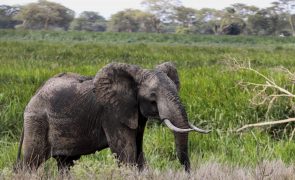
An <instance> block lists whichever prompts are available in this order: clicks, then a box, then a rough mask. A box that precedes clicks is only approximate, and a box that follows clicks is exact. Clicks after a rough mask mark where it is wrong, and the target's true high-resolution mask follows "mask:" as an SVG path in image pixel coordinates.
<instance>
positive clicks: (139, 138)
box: [17, 62, 209, 172]
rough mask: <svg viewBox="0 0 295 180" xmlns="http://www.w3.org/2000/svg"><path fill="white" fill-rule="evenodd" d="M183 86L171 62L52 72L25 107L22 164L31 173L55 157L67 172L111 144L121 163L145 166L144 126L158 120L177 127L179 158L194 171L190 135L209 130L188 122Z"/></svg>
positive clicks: (118, 64) (19, 160) (60, 169)
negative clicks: (181, 94) (145, 66)
mask: <svg viewBox="0 0 295 180" xmlns="http://www.w3.org/2000/svg"><path fill="white" fill-rule="evenodd" d="M179 89H180V82H179V77H178V73H177V70H176V68H175V66H174V64H173V63H171V62H165V63H163V64H160V65H158V66H156V67H155V68H154V69H151V70H148V69H143V68H141V67H139V66H137V65H130V64H124V63H111V64H108V65H106V66H105V67H103V68H102V69H101V70H99V71H98V72H97V74H96V75H95V76H94V77H86V76H82V75H79V74H75V73H61V74H58V75H56V76H53V77H52V78H50V79H49V80H47V81H46V82H45V83H44V84H43V85H42V87H40V88H39V89H38V90H37V92H36V93H35V95H34V96H33V97H32V98H31V100H30V101H29V103H28V104H27V106H26V108H25V111H24V124H23V131H22V136H21V138H20V145H19V149H18V155H17V162H18V164H20V166H21V167H22V168H25V169H26V170H30V171H31V170H37V169H38V167H39V166H40V164H42V163H43V162H45V161H46V160H47V159H49V158H51V157H53V158H55V159H56V161H57V166H58V170H59V171H63V170H69V169H70V167H71V166H73V165H74V161H75V160H78V159H79V158H80V156H81V155H87V154H91V153H95V152H96V151H100V150H102V149H105V148H110V150H111V152H112V153H113V154H115V156H116V158H117V159H118V162H119V164H121V163H122V164H129V165H134V166H137V167H138V168H139V170H141V169H143V168H144V167H145V164H146V162H145V157H144V152H143V135H144V130H145V126H146V122H147V120H148V119H149V118H153V119H158V120H159V121H161V122H163V123H165V124H166V125H167V126H168V128H170V129H171V130H172V131H173V133H174V138H175V146H176V151H177V157H178V159H179V161H180V163H181V164H182V165H183V166H184V168H185V170H186V171H187V172H189V171H190V160H189V156H188V133H189V132H190V131H197V132H200V133H208V132H209V131H207V130H203V129H200V128H197V127H196V126H194V125H192V124H191V123H189V121H188V117H187V113H186V111H185V108H184V106H183V104H182V103H181V101H180V98H179V95H178V91H179ZM22 152H23V158H22V160H21V158H20V156H21V153H22Z"/></svg>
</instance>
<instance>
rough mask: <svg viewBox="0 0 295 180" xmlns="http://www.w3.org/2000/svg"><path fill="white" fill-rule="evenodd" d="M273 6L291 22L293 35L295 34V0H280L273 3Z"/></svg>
mask: <svg viewBox="0 0 295 180" xmlns="http://www.w3.org/2000/svg"><path fill="white" fill-rule="evenodd" d="M272 5H273V6H272V8H273V9H274V10H275V11H276V12H277V13H278V14H280V15H281V16H283V17H284V18H286V20H287V21H288V23H289V26H290V29H291V31H292V34H293V36H295V18H294V15H295V14H294V10H295V0H278V1H275V2H273V3H272Z"/></svg>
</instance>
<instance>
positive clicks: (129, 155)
mask: <svg viewBox="0 0 295 180" xmlns="http://www.w3.org/2000/svg"><path fill="white" fill-rule="evenodd" d="M104 129H105V133H106V137H107V141H108V144H109V147H110V149H111V151H112V153H114V154H115V156H116V158H118V160H119V163H120V164H121V163H123V164H129V165H135V164H136V161H137V147H136V130H133V129H130V128H128V127H127V126H125V125H123V124H122V125H121V126H120V127H113V126H112V127H107V128H104Z"/></svg>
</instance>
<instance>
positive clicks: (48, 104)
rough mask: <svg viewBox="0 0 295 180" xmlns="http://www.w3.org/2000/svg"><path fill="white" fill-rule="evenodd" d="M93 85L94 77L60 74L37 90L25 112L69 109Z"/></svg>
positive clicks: (57, 111) (58, 111)
mask: <svg viewBox="0 0 295 180" xmlns="http://www.w3.org/2000/svg"><path fill="white" fill-rule="evenodd" d="M91 85H92V78H88V77H85V76H81V75H79V74H75V73H62V74H58V75H56V76H54V77H52V78H50V79H48V80H47V81H46V82H45V83H44V85H43V86H41V87H40V88H39V89H38V90H37V92H36V94H35V95H34V96H33V97H32V99H31V100H30V102H29V104H28V105H27V107H26V110H25V112H28V111H39V112H41V111H46V113H50V112H53V113H54V114H59V113H61V112H63V113H64V112H66V111H69V110H70V109H69V108H71V107H72V108H73V107H74V106H75V105H77V102H75V101H77V99H79V98H80V99H81V96H83V94H84V93H87V91H88V90H89V91H90V90H91ZM85 98H86V97H85ZM75 103H76V104H75Z"/></svg>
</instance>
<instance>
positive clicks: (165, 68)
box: [156, 62, 180, 91]
mask: <svg viewBox="0 0 295 180" xmlns="http://www.w3.org/2000/svg"><path fill="white" fill-rule="evenodd" d="M156 69H157V70H160V71H162V72H164V73H166V74H167V76H168V77H169V78H170V79H171V80H172V81H173V82H174V83H175V85H176V87H177V90H178V91H179V89H180V82H179V77H178V72H177V69H176V67H175V65H174V64H173V63H172V62H165V63H162V64H159V65H157V66H156Z"/></svg>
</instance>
